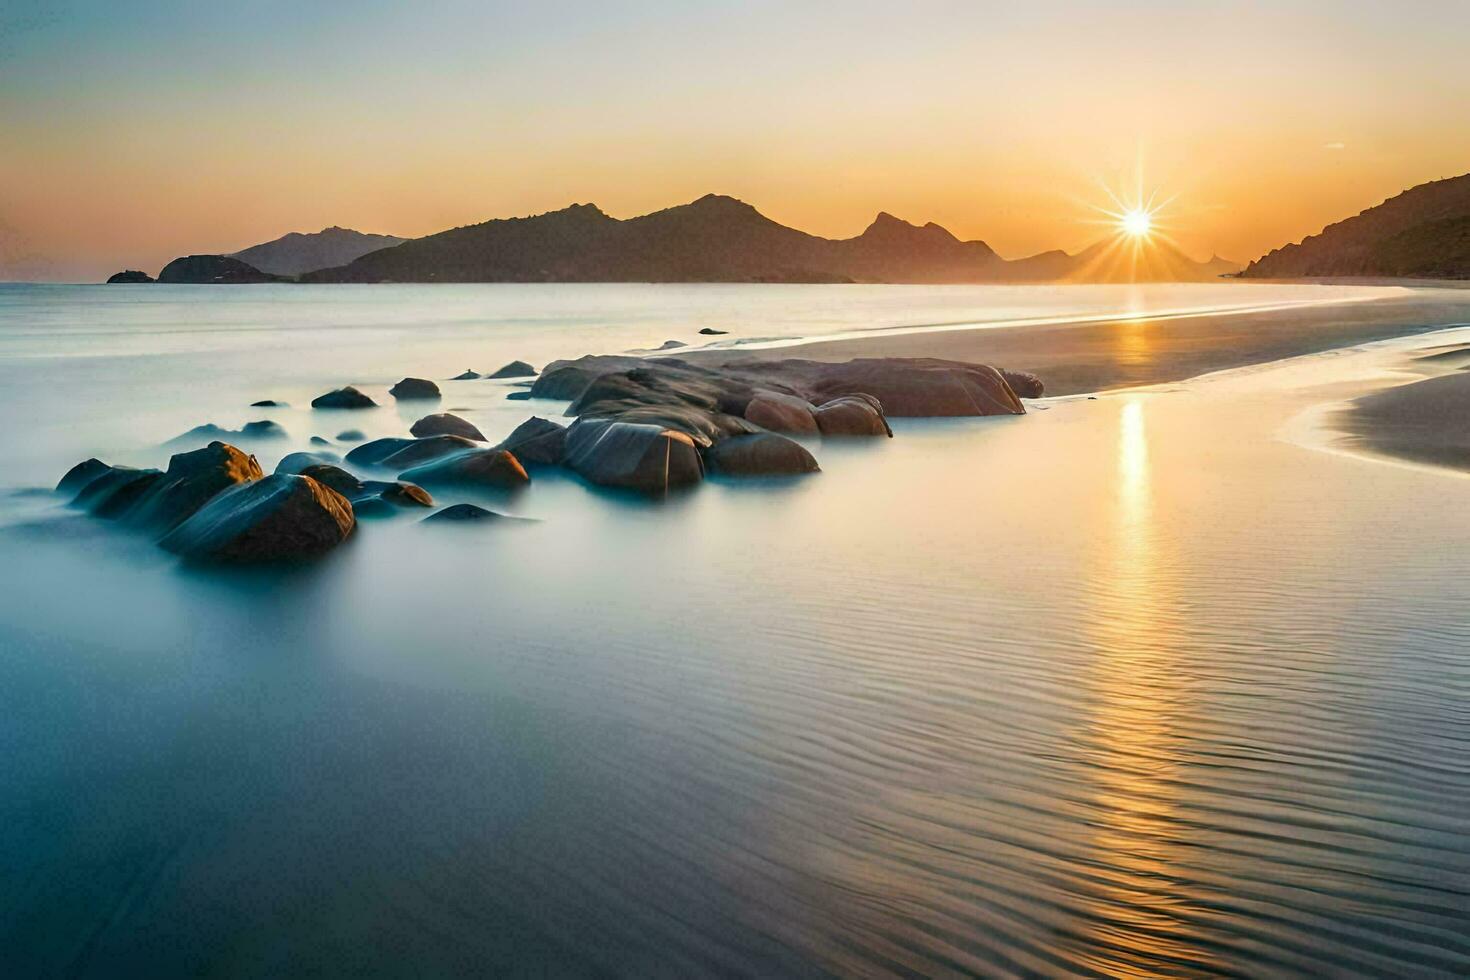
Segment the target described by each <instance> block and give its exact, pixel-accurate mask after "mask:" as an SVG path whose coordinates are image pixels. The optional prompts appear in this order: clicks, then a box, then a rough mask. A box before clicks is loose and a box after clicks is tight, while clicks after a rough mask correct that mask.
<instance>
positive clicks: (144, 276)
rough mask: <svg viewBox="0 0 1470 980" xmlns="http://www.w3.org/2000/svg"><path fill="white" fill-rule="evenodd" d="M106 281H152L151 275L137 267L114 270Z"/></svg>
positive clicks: (114, 282)
mask: <svg viewBox="0 0 1470 980" xmlns="http://www.w3.org/2000/svg"><path fill="white" fill-rule="evenodd" d="M107 282H108V284H109V285H115V284H117V283H126V282H153V277H152V276H150V275H149V274H148V273H146V272H140V271H139V270H137V269H126V270H124V271H122V272H114V273H113V274H112V275H110V276H108V277H107Z"/></svg>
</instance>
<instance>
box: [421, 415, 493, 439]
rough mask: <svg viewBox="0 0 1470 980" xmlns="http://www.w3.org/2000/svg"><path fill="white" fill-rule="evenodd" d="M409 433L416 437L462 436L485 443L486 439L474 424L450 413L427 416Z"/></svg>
mask: <svg viewBox="0 0 1470 980" xmlns="http://www.w3.org/2000/svg"><path fill="white" fill-rule="evenodd" d="M408 431H409V432H412V433H413V434H414V435H416V436H446V435H452V436H462V437H464V438H466V439H474V440H476V441H478V442H484V441H485V437H484V435H482V434H481V433H480V430H479V429H477V428H475V426H474V424H473V423H470V422H467V421H465V420H464V419H462V418H460V417H459V416H458V415H450V414H449V413H448V412H440V413H439V414H437V415H425V416H424V417H423V418H421V419H419V420H418V421H417V422H415V423H414V424H413V425H412V426H410V427H409V430H408Z"/></svg>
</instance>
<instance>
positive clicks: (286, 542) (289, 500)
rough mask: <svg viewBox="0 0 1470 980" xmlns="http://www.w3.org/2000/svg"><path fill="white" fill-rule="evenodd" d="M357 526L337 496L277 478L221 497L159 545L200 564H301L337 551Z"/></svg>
mask: <svg viewBox="0 0 1470 980" xmlns="http://www.w3.org/2000/svg"><path fill="white" fill-rule="evenodd" d="M356 524H357V520H356V518H355V517H354V516H353V513H352V505H351V504H350V503H348V502H347V499H346V498H345V497H343V496H342V495H341V494H339V493H337V492H336V491H335V490H332V489H330V488H329V487H324V486H322V485H321V484H320V483H318V482H317V481H315V480H313V479H311V478H310V477H305V476H300V475H296V474H284V473H277V474H274V475H272V476H268V477H265V478H264V479H262V480H255V481H252V482H250V483H243V484H240V485H238V486H235V487H231V488H230V489H228V490H225V491H224V492H222V493H220V494H217V495H216V496H215V497H214V499H212V500H210V501H209V503H207V504H205V505H204V506H203V507H201V508H200V509H199V510H198V511H197V512H196V513H195V514H194V516H192V517H190V518H189V519H188V520H186V521H184V522H183V523H182V524H180V525H179V526H178V527H176V528H174V529H173V531H171V532H170V533H169V534H167V535H165V536H164V538H163V540H162V541H160V542H159V543H160V544H161V545H162V546H163V547H164V548H166V549H167V550H169V551H172V552H175V553H176V554H180V555H183V556H184V557H186V558H191V559H197V560H202V561H216V562H238V563H255V562H280V561H300V560H304V559H309V558H317V557H320V556H321V555H323V554H325V553H326V552H328V551H330V550H331V549H332V548H335V547H336V546H337V545H339V544H341V543H342V542H343V541H344V540H346V538H347V536H348V535H349V534H351V533H352V529H353V528H354V527H355V526H356Z"/></svg>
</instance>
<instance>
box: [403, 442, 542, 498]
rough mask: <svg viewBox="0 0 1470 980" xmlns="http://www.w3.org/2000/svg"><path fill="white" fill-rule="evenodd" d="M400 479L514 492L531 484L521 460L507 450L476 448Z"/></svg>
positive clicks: (414, 470)
mask: <svg viewBox="0 0 1470 980" xmlns="http://www.w3.org/2000/svg"><path fill="white" fill-rule="evenodd" d="M398 477H399V479H401V480H407V481H408V482H410V483H419V484H424V485H427V486H435V485H440V486H445V485H448V486H474V487H487V488H490V489H495V490H514V489H517V488H520V487H523V486H525V485H526V484H527V483H530V482H531V478H530V477H529V476H527V475H526V470H525V468H524V467H523V466H521V463H520V460H518V459H516V458H515V456H514V455H512V454H511V453H508V452H506V451H505V450H504V449H475V450H471V451H470V452H464V453H458V454H456V455H454V456H449V457H446V458H445V459H440V460H436V461H434V462H432V463H426V464H424V465H423V466H416V467H414V468H413V469H410V470H405V471H404V472H402V473H400V474H398Z"/></svg>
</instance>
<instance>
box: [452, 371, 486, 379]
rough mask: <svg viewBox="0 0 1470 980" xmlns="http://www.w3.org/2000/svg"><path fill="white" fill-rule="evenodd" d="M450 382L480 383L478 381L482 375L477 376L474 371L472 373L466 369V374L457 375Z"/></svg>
mask: <svg viewBox="0 0 1470 980" xmlns="http://www.w3.org/2000/svg"><path fill="white" fill-rule="evenodd" d="M449 380H450V381H478V380H480V375H478V374H476V373H475V372H474V371H470V370H468V369H466V370H465V372H464V374H456V375H455V376H454V377H452V378H450V379H449Z"/></svg>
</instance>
